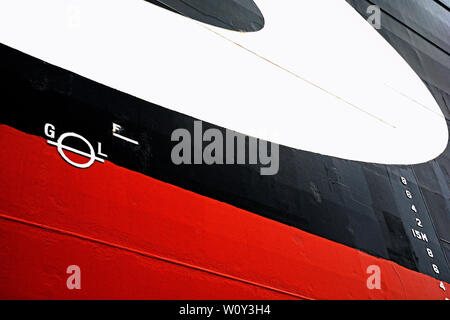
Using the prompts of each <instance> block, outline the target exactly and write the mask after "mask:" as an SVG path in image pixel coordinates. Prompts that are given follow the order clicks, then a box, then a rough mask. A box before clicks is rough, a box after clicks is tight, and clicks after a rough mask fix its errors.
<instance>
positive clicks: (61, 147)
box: [47, 132, 104, 169]
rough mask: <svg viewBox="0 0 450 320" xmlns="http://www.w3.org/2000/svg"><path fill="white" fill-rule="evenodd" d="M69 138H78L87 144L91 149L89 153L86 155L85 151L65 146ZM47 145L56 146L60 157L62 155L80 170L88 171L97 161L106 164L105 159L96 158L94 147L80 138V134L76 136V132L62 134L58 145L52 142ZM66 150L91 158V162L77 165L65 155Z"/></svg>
mask: <svg viewBox="0 0 450 320" xmlns="http://www.w3.org/2000/svg"><path fill="white" fill-rule="evenodd" d="M68 137H74V138H78V139H80V140H82V141H83V142H84V143H86V145H87V146H88V147H89V153H86V152H83V151H80V150H77V149H74V148H71V147H68V146H65V145H63V143H62V142H63V141H64V139H65V138H68ZM47 143H48V144H51V145H53V146H56V147H57V149H58V153H59V155H60V156H61V157H62V158H63V159H64V160H65V161H66V162H67V163H69V164H71V165H72V166H74V167H77V168H80V169H86V168H89V167H90V166H92V164H93V163H94V161H96V160H97V161H99V162H102V163H103V162H104V160H103V159H100V158H97V157H96V156H95V151H94V148H93V147H92V145H91V144H90V143H89V141H88V140H86V138H84V137H83V136H80V135H79V134H76V133H74V132H66V133H64V134H62V135H61V136H60V137H59V138H58V141H57V142H56V143H55V142H53V141H50V140H48V141H47ZM64 150H67V151H70V152H73V153H76V154H79V155H81V156H84V157H86V158H89V161H88V162H86V163H82V164H80V163H77V162H74V161H72V160H70V159H69V157H67V156H66V154H65V153H64Z"/></svg>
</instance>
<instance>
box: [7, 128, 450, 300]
mask: <svg viewBox="0 0 450 320" xmlns="http://www.w3.org/2000/svg"><path fill="white" fill-rule="evenodd" d="M0 148H1V150H2V152H1V153H0V181H1V182H2V185H1V192H0V245H1V250H0V264H1V265H0V267H1V268H0V298H3V299H5V298H27V299H43V298H51V299H55V298H58V299H61V298H62V299H72V298H73V299H91V298H100V299H103V298H105V299H106V298H107V299H128V298H132V299H141V298H142V299H291V298H294V299H297V298H298V299H302V298H306V299H444V298H445V296H446V294H447V297H450V296H449V295H448V293H446V292H444V291H443V290H442V289H441V288H440V287H439V283H440V282H439V281H438V280H436V279H433V278H431V277H429V276H426V275H423V274H421V273H418V272H414V271H411V270H409V269H406V268H404V267H401V266H399V265H397V264H395V263H393V262H391V261H388V260H385V259H379V258H376V257H373V256H371V255H368V254H366V253H363V252H361V251H358V250H355V249H353V248H350V247H347V246H344V245H341V244H339V243H335V242H332V241H329V240H327V239H324V238H321V237H318V236H315V235H312V234H309V233H306V232H303V231H301V230H298V229H296V228H293V227H289V226H286V225H283V224H281V223H278V222H275V221H272V220H270V219H266V218H264V217H261V216H258V215H256V214H253V213H251V212H248V211H245V210H241V209H239V208H236V207H233V206H231V205H228V204H226V203H222V202H219V201H216V200H214V199H210V198H207V197H204V196H201V195H198V194H195V193H193V192H190V191H187V190H184V189H181V188H178V187H176V186H173V185H170V184H167V183H164V182H161V181H158V180H155V179H152V178H149V177H147V176H144V175H142V174H139V173H136V172H133V171H130V170H128V169H124V168H122V167H119V166H116V165H114V164H112V163H110V162H105V163H104V164H101V163H95V164H94V165H93V166H92V167H91V168H89V169H85V170H81V169H77V168H75V167H72V166H70V165H69V164H67V163H66V162H64V161H63V160H62V159H61V157H60V156H59V154H58V153H57V151H56V149H55V148H54V147H51V146H49V145H47V144H46V141H45V139H43V138H40V137H36V136H31V135H28V134H25V133H22V132H20V131H17V130H15V129H13V128H10V127H7V126H4V125H1V126H0ZM71 157H73V159H75V158H76V157H77V156H76V155H72V156H71ZM69 265H78V266H80V268H81V286H82V288H81V290H68V289H67V287H66V279H67V277H68V276H69V275H68V274H66V268H67V266H69ZM369 265H378V266H379V267H380V268H381V290H369V289H368V288H367V286H366V281H367V277H368V276H369V275H368V274H367V273H366V269H367V267H368V266H369ZM446 286H448V284H446ZM447 292H448V291H447Z"/></svg>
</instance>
